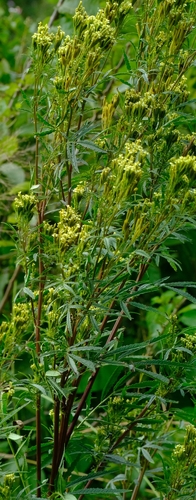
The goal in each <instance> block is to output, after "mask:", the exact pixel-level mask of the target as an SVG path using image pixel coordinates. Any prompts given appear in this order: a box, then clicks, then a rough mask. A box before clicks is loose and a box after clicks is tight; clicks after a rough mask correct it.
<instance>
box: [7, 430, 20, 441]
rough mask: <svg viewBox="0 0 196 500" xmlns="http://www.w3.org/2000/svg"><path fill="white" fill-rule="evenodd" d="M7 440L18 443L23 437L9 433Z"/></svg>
mask: <svg viewBox="0 0 196 500" xmlns="http://www.w3.org/2000/svg"><path fill="white" fill-rule="evenodd" d="M8 439H11V441H16V442H17V441H20V440H21V439H23V436H20V435H19V434H15V432H10V434H9V436H8Z"/></svg>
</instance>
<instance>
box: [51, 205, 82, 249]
mask: <svg viewBox="0 0 196 500" xmlns="http://www.w3.org/2000/svg"><path fill="white" fill-rule="evenodd" d="M80 226H81V219H80V216H79V215H78V214H77V212H76V211H75V210H74V209H73V208H72V207H70V206H69V205H68V206H67V207H66V208H63V209H62V210H60V221H59V222H58V224H57V228H56V229H55V231H54V238H55V239H57V240H58V242H59V246H60V249H61V250H62V251H63V252H65V251H66V250H68V249H69V248H70V247H71V246H72V245H74V244H76V243H77V240H78V235H79V232H80Z"/></svg>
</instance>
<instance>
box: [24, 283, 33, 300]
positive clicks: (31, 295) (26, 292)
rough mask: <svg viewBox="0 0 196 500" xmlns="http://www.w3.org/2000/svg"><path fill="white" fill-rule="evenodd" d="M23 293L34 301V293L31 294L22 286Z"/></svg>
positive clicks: (30, 291) (28, 289)
mask: <svg viewBox="0 0 196 500" xmlns="http://www.w3.org/2000/svg"><path fill="white" fill-rule="evenodd" d="M23 292H24V293H25V294H26V295H28V296H29V297H31V299H33V300H35V295H34V293H33V292H32V290H30V288H28V287H27V286H24V288H23Z"/></svg>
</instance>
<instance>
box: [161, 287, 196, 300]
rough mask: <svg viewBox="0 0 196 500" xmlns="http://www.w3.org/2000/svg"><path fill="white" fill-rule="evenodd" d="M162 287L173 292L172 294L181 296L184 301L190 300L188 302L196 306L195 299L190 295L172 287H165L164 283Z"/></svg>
mask: <svg viewBox="0 0 196 500" xmlns="http://www.w3.org/2000/svg"><path fill="white" fill-rule="evenodd" d="M162 287H164V288H167V289H168V290H173V292H176V293H177V294H178V295H182V297H185V299H188V300H190V302H193V304H196V298H195V297H193V295H191V294H190V293H188V292H185V291H184V290H182V289H179V288H176V287H174V286H170V285H166V284H165V283H164V284H163V285H162Z"/></svg>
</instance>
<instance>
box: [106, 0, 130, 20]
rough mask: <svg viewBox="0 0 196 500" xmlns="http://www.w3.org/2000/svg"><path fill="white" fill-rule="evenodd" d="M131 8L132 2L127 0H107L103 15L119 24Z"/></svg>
mask: <svg viewBox="0 0 196 500" xmlns="http://www.w3.org/2000/svg"><path fill="white" fill-rule="evenodd" d="M131 9H132V3H131V1H129V0H121V1H118V2H115V1H112V0H109V1H108V2H106V6H105V15H106V17H107V19H109V21H110V22H112V21H114V22H115V24H117V25H119V24H121V23H122V22H123V21H124V18H125V17H126V16H127V14H129V12H130V11H131Z"/></svg>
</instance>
